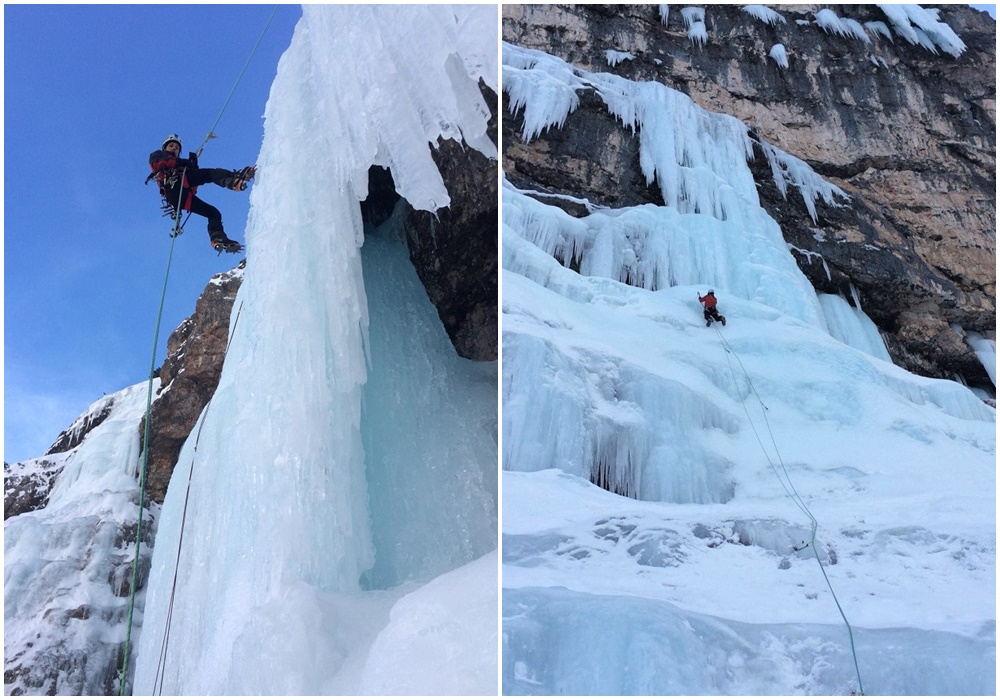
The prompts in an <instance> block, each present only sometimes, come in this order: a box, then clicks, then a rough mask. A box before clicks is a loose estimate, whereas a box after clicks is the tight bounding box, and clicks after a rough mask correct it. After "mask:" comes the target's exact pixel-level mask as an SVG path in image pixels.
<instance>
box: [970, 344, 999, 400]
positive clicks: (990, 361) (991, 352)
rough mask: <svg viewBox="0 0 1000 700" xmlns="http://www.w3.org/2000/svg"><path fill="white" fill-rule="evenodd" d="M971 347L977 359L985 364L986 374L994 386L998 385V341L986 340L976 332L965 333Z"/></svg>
mask: <svg viewBox="0 0 1000 700" xmlns="http://www.w3.org/2000/svg"><path fill="white" fill-rule="evenodd" d="M964 335H965V337H966V340H967V341H968V342H969V346H970V347H971V348H972V349H973V350H974V351H975V353H976V357H978V358H979V361H980V362H982V363H983V367H984V368H985V369H986V373H987V374H989V375H990V380H991V381H992V382H993V386H994V387H995V386H996V385H997V341H996V340H990V339H989V338H984V337H983V336H982V335H980V334H979V333H976V332H975V331H969V332H967V333H964Z"/></svg>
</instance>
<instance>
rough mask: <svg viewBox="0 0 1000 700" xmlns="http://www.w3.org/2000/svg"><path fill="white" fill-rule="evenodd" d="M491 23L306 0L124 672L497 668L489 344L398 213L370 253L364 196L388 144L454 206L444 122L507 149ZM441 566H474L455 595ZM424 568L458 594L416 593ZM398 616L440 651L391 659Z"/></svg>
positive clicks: (396, 167) (454, 133) (338, 690)
mask: <svg viewBox="0 0 1000 700" xmlns="http://www.w3.org/2000/svg"><path fill="white" fill-rule="evenodd" d="M496 31H497V25H496V10H495V8H492V7H487V6H465V7H446V6H416V5H414V6H401V7H382V6H339V5H338V6H310V5H307V6H304V8H303V18H302V20H301V21H300V23H299V25H298V26H297V27H296V31H295V35H294V38H293V40H292V45H291V47H290V48H289V49H288V51H287V52H286V53H285V55H284V56H283V57H282V59H281V62H280V64H279V68H278V75H277V78H276V80H275V82H274V85H273V87H272V90H271V95H270V99H269V100H268V105H267V109H266V113H265V134H264V141H263V145H262V148H261V153H260V157H259V159H258V161H257V162H258V164H259V168H260V171H259V176H258V180H257V184H256V185H255V186H254V189H253V191H252V193H251V213H250V221H249V224H248V230H247V234H246V240H247V245H248V250H249V256H248V257H249V260H248V265H247V270H246V278H245V281H244V283H243V285H242V287H241V289H240V293H239V296H238V298H237V300H236V304H235V306H234V316H233V321H232V323H231V334H232V343H231V347H230V350H229V354H228V356H227V359H226V363H225V366H224V369H223V372H222V378H221V380H220V384H219V388H218V390H217V392H216V394H215V397H214V399H213V401H212V403H211V405H210V406H209V408H207V409H206V411H205V412H204V413H203V415H202V417H201V422H202V423H203V428H202V432H201V437H200V443H199V444H198V446H197V452H195V451H194V444H193V440H189V441H188V443H187V444H186V445H185V447H184V449H183V451H182V452H181V455H180V458H179V461H178V466H177V468H176V469H175V472H174V477H173V480H172V483H171V485H170V489H169V491H168V494H167V498H166V501H165V503H164V505H163V512H162V517H161V520H160V523H159V531H158V535H157V543H156V550H155V554H154V558H153V564H152V572H151V579H150V583H149V591H148V595H147V602H146V610H145V619H144V621H143V628H142V635H141V638H140V641H139V649H138V660H137V670H136V677H135V688H134V689H135V692H136V693H137V694H147V693H151V692H153V691H154V689H155V690H156V691H162V692H163V693H167V694H357V693H361V692H366V689H368V690H372V689H373V688H378V687H392V688H395V689H397V690H399V689H401V688H406V689H407V692H416V693H420V694H436V693H446V692H459V693H463V694H475V693H480V692H485V693H490V694H492V693H494V692H495V689H496V626H495V624H496V623H495V621H496V618H495V614H496V612H495V611H496V606H495V601H496V564H495V562H494V563H493V564H491V563H490V561H489V559H490V558H492V559H494V560H495V558H496V555H495V552H494V550H495V549H496V545H497V543H496V521H497V494H496V485H495V465H496V442H495V435H496V425H497V416H496V365H495V363H493V364H489V365H487V366H476V367H473V366H470V365H471V363H467V362H465V361H462V360H460V359H459V358H458V357H457V356H456V354H455V351H454V349H453V348H451V346H450V344H449V343H448V342H447V337H446V336H445V335H444V331H443V328H441V326H440V321H438V319H437V316H436V312H435V311H434V309H433V307H431V305H430V302H429V301H428V300H427V298H426V294H423V293H422V287H421V286H420V284H419V282H418V281H417V279H416V275H415V273H414V271H413V269H412V266H411V265H409V262H408V260H407V257H406V250H405V244H404V243H403V241H402V239H401V237H400V236H399V234H398V232H395V231H394V230H393V227H394V226H395V224H394V222H390V223H389V224H387V225H386V226H385V227H383V229H385V230H383V231H380V232H379V233H378V237H380V238H381V240H375V238H373V239H372V240H371V243H372V246H371V247H369V246H368V245H367V244H366V245H365V252H364V254H362V251H361V246H362V243H363V242H364V241H365V237H366V232H365V231H364V230H363V227H362V221H361V216H360V209H359V200H362V199H364V198H365V196H366V194H367V183H368V170H369V168H370V166H372V165H373V164H377V165H382V166H385V167H388V168H390V169H391V171H392V174H393V176H394V180H395V183H396V187H397V191H398V192H399V193H400V194H401V195H402V196H403V197H405V198H406V199H407V200H408V201H409V203H410V204H411V205H413V206H414V207H415V208H418V209H425V210H428V211H434V210H436V209H437V208H439V207H442V206H446V205H447V204H448V203H449V196H448V193H447V191H446V189H445V187H444V183H443V180H442V178H441V175H440V173H439V172H438V170H437V167H436V166H435V164H434V162H433V160H432V159H431V152H430V148H431V145H432V144H435V143H437V140H438V139H439V138H442V139H449V138H451V139H461V140H464V141H465V142H466V143H467V144H468V145H469V146H470V147H473V148H476V149H478V150H480V151H481V152H483V153H484V154H486V155H487V156H489V157H496V148H495V146H494V144H492V142H491V141H490V140H489V138H488V136H487V135H486V134H487V132H486V129H487V121H488V118H489V109H488V106H487V105H486V104H485V103H484V102H483V98H482V96H481V94H480V92H479V89H478V81H479V79H480V78H481V79H483V80H484V81H485V82H486V83H487V84H488V85H489V86H491V87H492V88H493V89H494V90H495V89H496V88H497V85H496V83H497V64H496V55H495V53H496V51H495V47H496ZM369 234H371V232H369ZM404 314H410V315H411V316H410V317H409V318H404ZM404 365H405V366H404ZM410 370H412V371H410ZM192 461H193V463H194V467H193V472H192V474H193V476H192V478H191V483H190V500H189V502H188V503H186V504H185V493H186V487H187V486H188V483H187V482H188V474H189V470H190V465H191V464H192ZM491 476H492V483H491V479H490V477H491ZM185 507H186V517H185V516H184V515H183V513H184V510H185ZM182 525H183V528H184V529H183V549H182V551H181V554H180V558H179V565H178V564H176V562H177V558H178V540H179V538H180V536H181V528H182ZM491 552H493V554H491ZM481 558H483V559H482V560H481V562H480V563H479V564H477V565H476V566H474V567H473V568H471V569H468V568H463V566H464V565H467V564H469V563H470V562H473V561H475V560H480V559H481ZM175 566H177V570H178V576H177V583H176V589H174V588H173V585H172V584H173V577H174V571H175ZM460 569H461V570H462V572H463V573H460V574H459V573H458V571H459V570H460ZM470 572H471V573H470ZM452 576H459V577H460V578H461V580H463V581H465V582H469V581H470V580H472V581H474V582H475V583H474V585H469V586H468V587H461V588H462V593H461V594H458V595H456V594H455V593H454V591H453V590H452V589H451V587H450V586H449V585H447V584H445V583H440V582H441V581H446V580H448V578H449V577H452ZM434 577H440V578H439V579H437V580H436V581H435V582H434V584H435V585H436V586H437V587H436V588H435V589H434V590H438V591H445V592H447V594H441V597H439V598H436V599H435V598H434V597H433V595H431V594H429V593H425V594H423V595H422V596H421V593H420V592H421V590H422V589H421V588H420V586H421V585H423V584H428V582H429V581H431V579H433V578H434ZM407 594H410V595H407ZM404 596H406V597H405V598H404ZM413 596H417V597H416V598H413ZM401 598H402V600H401ZM411 598H413V600H423V601H424V603H423V606H424V607H426V605H427V602H426V601H427V600H428V599H430V600H433V602H434V603H435V605H436V606H437V609H438V613H439V614H438V615H437V617H438V618H439V621H440V625H439V626H438V627H436V628H435V627H434V624H433V621H428V620H421V618H420V617H412V616H410V617H408V616H407V611H408V610H409V611H412V610H417V611H419V610H421V609H422V608H421V605H418V604H417V605H415V604H414V603H409V604H404V601H406V600H410V599H411ZM483 600H486V601H492V603H490V604H486V605H484V604H483V603H482V601H483ZM397 602H398V605H397ZM449 619H454V620H456V622H455V623H454V624H452V625H451V626H449V623H448V622H447V620H449ZM490 619H492V624H489V623H488V620H490ZM168 620H169V630H170V632H169V644H168V646H167V651H166V654H165V655H163V652H162V648H163V645H164V640H165V638H166V629H167V622H168ZM459 623H461V624H459ZM396 626H402V628H403V629H406V628H409V629H421V628H426V629H432V628H434V629H436V630H437V631H436V632H435V634H436V635H437V637H436V639H437V646H436V647H435V648H434V649H430V650H423V653H422V654H416V655H411V656H412V658H413V659H414V663H416V660H419V659H422V660H424V661H427V660H428V659H435V658H438V659H443V658H453V659H458V661H459V663H458V665H457V666H456V667H453V668H452V671H453V673H451V674H440V672H439V671H440V669H438V670H437V671H435V669H430V668H423V667H422V664H420V665H419V667H412V666H410V665H407V664H391V663H388V660H387V659H380V658H379V657H378V654H380V653H390V652H391V653H392V654H394V655H398V654H399V653H400V648H399V643H398V641H397V642H395V643H389V641H384V642H381V643H379V644H375V640H376V638H379V639H383V638H385V639H386V640H392V639H397V640H398V638H399V634H398V633H396V634H394V633H393V629H394V627H396ZM470 629H473V630H475V631H476V632H477V636H475V637H472V639H474V642H473V643H472V644H470V637H469V630H470ZM449 630H451V631H449ZM386 635H388V636H386ZM417 636H420V635H417ZM404 638H405V635H404ZM373 644H375V646H373ZM459 647H460V648H459ZM380 649H382V650H385V651H382V652H380V651H379V650H380ZM435 655H437V656H435ZM484 657H485V659H486V660H485V661H484ZM490 659H492V667H491V666H490V663H489V660H490ZM463 660H464V662H463ZM462 663H465V666H463V665H462ZM434 665H436V666H439V665H440V661H437V662H435V663H434ZM365 669H369V670H368V671H366V670H365ZM371 669H379V671H380V673H381V675H380V676H379V678H377V679H375V680H373V679H372V678H371V676H370V673H371ZM386 674H388V675H386ZM445 676H447V677H445ZM456 679H458V680H456ZM376 680H377V683H376Z"/></svg>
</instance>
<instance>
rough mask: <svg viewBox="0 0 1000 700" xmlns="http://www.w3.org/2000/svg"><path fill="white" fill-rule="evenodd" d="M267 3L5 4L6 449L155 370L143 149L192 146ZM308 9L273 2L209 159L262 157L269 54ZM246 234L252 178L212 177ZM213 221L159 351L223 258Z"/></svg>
mask: <svg viewBox="0 0 1000 700" xmlns="http://www.w3.org/2000/svg"><path fill="white" fill-rule="evenodd" d="M272 9H273V6H271V5H252V6H251V5H210V6H205V5H202V6H199V5H159V6H158V5H110V6H93V5H87V6H85V5H60V6H42V5H16V6H11V5H8V6H6V7H5V8H4V62H5V63H4V65H5V68H4V86H5V99H4V118H5V124H6V126H5V129H4V142H5V149H4V153H5V160H4V170H5V174H6V177H5V180H4V273H3V274H4V293H5V302H4V333H5V335H4V370H5V371H4V406H5V418H4V460H5V461H8V462H12V461H16V460H22V459H27V458H30V457H37V456H40V455H41V454H42V453H43V452H44V451H45V450H46V449H48V447H49V446H50V445H51V444H52V442H53V441H54V440H55V438H56V436H57V435H58V434H59V432H60V431H62V430H63V429H65V428H66V427H67V426H68V425H69V424H70V423H71V422H72V420H73V419H74V418H75V417H76V416H78V415H79V414H80V413H82V412H83V411H85V410H86V408H87V407H88V406H89V405H90V404H91V403H93V402H94V401H96V400H98V399H99V398H101V396H102V395H103V394H104V393H112V392H115V391H118V390H119V389H121V388H122V387H124V386H128V385H130V384H133V383H135V382H139V381H143V380H145V379H146V378H147V376H148V372H149V366H150V359H151V351H152V343H153V332H154V327H155V321H156V312H157V307H158V303H159V298H160V292H161V291H162V288H163V278H164V273H165V271H166V263H167V256H168V252H169V248H170V238H169V235H168V234H169V232H170V222H169V220H168V219H165V218H162V217H161V215H160V214H161V212H160V209H159V204H160V197H159V194H158V193H157V191H156V189H155V186H154V185H152V184H150V185H148V186H144V185H143V180H144V179H145V178H146V176H147V175H148V174H149V166H148V156H149V153H150V152H151V151H153V150H156V149H157V148H159V146H160V144H161V143H162V141H163V138H164V137H165V136H166V135H167V134H169V133H178V134H180V135H181V137H182V138H183V140H184V150H185V153H186V152H187V151H189V150H195V149H197V148H198V146H199V144H200V143H201V142H202V140H203V139H204V138H205V136H206V135H207V133H208V130H209V129H210V128H211V126H212V124H213V122H214V121H215V120H216V118H217V117H218V116H219V112H220V110H222V107H223V104H224V103H225V101H226V98H227V95H228V94H229V92H230V90H231V89H232V87H233V84H234V83H235V82H236V78H237V76H238V75H239V73H240V71H241V70H242V68H243V66H244V64H245V63H246V61H247V57H248V56H249V55H250V52H251V50H252V49H253V47H254V44H255V43H256V42H257V39H258V37H259V36H260V33H261V31H262V30H263V28H264V26H265V24H266V23H267V19H268V17H269V16H270V14H271V11H272ZM300 16H301V9H300V7H299V6H298V5H282V6H280V7H279V8H278V9H277V11H276V13H275V15H274V19H273V20H272V22H271V25H270V27H269V28H268V30H267V33H266V34H265V36H264V37H263V40H262V41H261V43H260V46H259V48H258V49H257V52H256V54H255V55H254V57H253V60H252V61H251V62H250V64H249V66H248V67H247V71H246V74H245V75H244V76H243V78H242V80H241V82H240V84H239V86H238V88H237V89H236V91H235V92H234V93H233V96H232V100H231V102H230V103H229V106H228V107H227V108H226V111H225V113H224V114H223V115H222V118H221V120H220V121H219V124H218V126H217V127H216V129H215V133H216V134H217V135H218V137H219V138H218V139H217V140H213V141H210V142H209V143H208V145H207V146H206V147H205V150H204V152H203V154H202V157H201V164H202V165H203V166H205V167H224V168H236V167H242V166H244V165H247V164H249V163H252V162H254V160H255V159H256V158H257V153H258V150H259V148H260V143H261V139H262V137H263V113H264V105H265V103H266V102H267V96H268V92H269V90H270V86H271V82H272V80H273V79H274V76H275V73H276V71H277V64H278V59H279V58H280V56H281V54H282V53H283V52H284V50H285V49H286V48H287V47H288V44H289V42H290V41H291V36H292V30H293V29H294V26H295V23H296V21H297V20H298V19H299V17H300ZM199 194H200V195H201V196H202V198H203V199H205V200H206V201H208V202H209V203H211V204H213V205H215V206H216V207H218V208H219V210H220V211H221V212H222V215H223V221H224V223H225V226H226V231H227V233H228V234H229V236H230V237H231V238H234V239H236V240H239V241H242V240H243V229H244V227H245V225H246V216H247V212H248V210H249V197H248V196H247V193H236V192H230V191H227V190H223V189H221V188H218V187H216V186H214V185H205V186H203V187H202V188H201V191H200V192H199ZM241 257H242V256H232V255H227V256H221V257H220V256H217V254H216V253H215V252H214V251H213V250H212V249H211V248H210V247H209V245H208V235H207V233H206V227H205V220H204V219H202V218H200V217H192V218H191V221H190V222H189V223H188V225H187V227H186V228H185V231H184V234H183V235H182V236H181V237H180V238H178V239H177V242H176V246H175V249H174V257H173V263H172V268H171V271H170V283H169V287H168V290H167V298H166V306H165V309H164V313H163V322H162V326H161V329H160V337H159V343H158V348H157V359H156V365H157V366H159V365H160V364H161V363H162V362H163V359H164V357H165V354H166V342H167V337H168V336H169V335H170V333H171V332H172V331H173V330H174V329H175V328H176V327H177V326H178V325H179V324H180V322H181V321H183V320H184V319H185V318H186V317H187V316H189V315H190V314H191V313H192V312H193V311H194V304H195V301H196V299H197V297H198V295H199V294H200V293H201V290H202V289H203V288H204V286H205V284H206V283H207V282H208V280H209V278H210V277H211V276H212V275H213V274H214V273H216V272H221V271H224V270H228V269H230V268H231V267H232V266H234V265H235V264H236V263H237V262H239V260H240V258H241Z"/></svg>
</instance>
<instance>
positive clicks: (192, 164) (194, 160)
mask: <svg viewBox="0 0 1000 700" xmlns="http://www.w3.org/2000/svg"><path fill="white" fill-rule="evenodd" d="M188 167H189V168H191V169H192V170H195V169H197V167H198V154H197V153H195V152H194V151H191V152H189V153H188Z"/></svg>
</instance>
